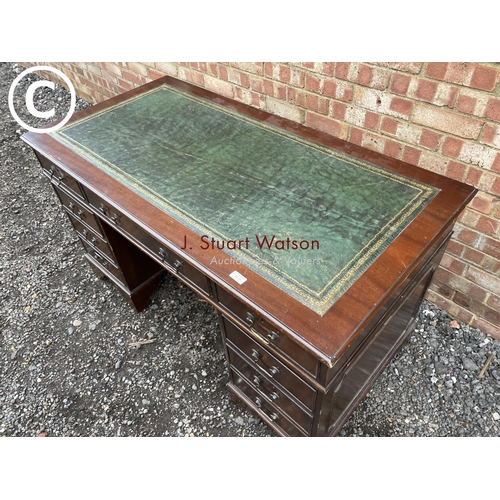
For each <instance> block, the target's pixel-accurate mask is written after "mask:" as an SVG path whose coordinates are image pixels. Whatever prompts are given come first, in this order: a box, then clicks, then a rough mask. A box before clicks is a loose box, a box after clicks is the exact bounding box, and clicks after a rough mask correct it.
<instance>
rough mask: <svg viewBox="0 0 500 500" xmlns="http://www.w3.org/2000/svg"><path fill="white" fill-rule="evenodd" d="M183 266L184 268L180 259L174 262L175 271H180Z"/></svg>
mask: <svg viewBox="0 0 500 500" xmlns="http://www.w3.org/2000/svg"><path fill="white" fill-rule="evenodd" d="M181 268H182V262H181V261H180V260H176V261H175V262H174V270H175V272H176V273H178V272H179V270H180V269H181Z"/></svg>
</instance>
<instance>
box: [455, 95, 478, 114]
mask: <svg viewBox="0 0 500 500" xmlns="http://www.w3.org/2000/svg"><path fill="white" fill-rule="evenodd" d="M476 103H477V99H476V98H475V97H470V96H468V95H460V96H458V100H457V110H458V111H461V112H462V113H469V114H473V113H474V110H475V109H476Z"/></svg>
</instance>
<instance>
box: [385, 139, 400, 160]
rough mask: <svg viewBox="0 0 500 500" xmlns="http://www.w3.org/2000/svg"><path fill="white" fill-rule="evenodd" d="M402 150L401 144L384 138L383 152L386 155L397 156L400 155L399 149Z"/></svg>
mask: <svg viewBox="0 0 500 500" xmlns="http://www.w3.org/2000/svg"><path fill="white" fill-rule="evenodd" d="M402 150H403V145H402V144H400V143H399V142H395V141H390V140H388V139H386V140H385V145H384V154H385V155H387V156H392V157H393V158H399V157H400V156H401V151H402Z"/></svg>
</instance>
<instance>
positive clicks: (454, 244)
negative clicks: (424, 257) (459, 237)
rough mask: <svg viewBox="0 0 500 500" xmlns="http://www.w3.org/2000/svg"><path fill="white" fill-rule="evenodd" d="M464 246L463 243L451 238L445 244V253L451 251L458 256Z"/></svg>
mask: <svg viewBox="0 0 500 500" xmlns="http://www.w3.org/2000/svg"><path fill="white" fill-rule="evenodd" d="M465 248H466V247H465V245H463V244H462V243H459V242H458V241H455V240H454V239H451V240H450V241H449V242H448V245H446V253H451V254H453V255H455V256H456V257H460V256H461V255H462V252H463V251H464V249H465Z"/></svg>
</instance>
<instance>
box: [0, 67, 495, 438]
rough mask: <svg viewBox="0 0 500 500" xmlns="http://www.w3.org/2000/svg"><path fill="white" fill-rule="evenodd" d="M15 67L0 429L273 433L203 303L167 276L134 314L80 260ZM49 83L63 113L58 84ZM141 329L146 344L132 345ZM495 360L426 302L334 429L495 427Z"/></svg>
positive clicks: (473, 431)
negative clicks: (30, 142) (33, 145)
mask: <svg viewBox="0 0 500 500" xmlns="http://www.w3.org/2000/svg"><path fill="white" fill-rule="evenodd" d="M22 70H23V68H21V67H20V66H18V65H15V64H11V63H0V165H1V173H2V181H3V182H2V183H1V184H0V200H1V201H0V219H1V220H0V329H1V344H0V436H39V435H42V436H272V435H273V433H272V432H271V431H270V430H269V429H268V428H267V426H265V425H264V424H263V423H262V422H260V421H259V420H258V419H256V418H254V417H253V416H252V415H251V414H249V413H248V412H247V411H246V410H243V409H240V408H239V407H238V406H236V405H235V404H234V403H233V402H232V401H231V400H230V399H229V397H228V394H227V391H226V388H225V384H226V382H227V367H226V362H225V358H224V354H223V351H222V345H221V341H220V335H219V329H218V324H217V317H216V314H215V312H214V311H213V309H212V308H211V306H209V305H208V304H206V303H205V302H202V301H200V300H199V299H198V297H197V296H196V295H195V294H194V293H193V292H191V291H190V290H189V289H188V288H186V287H184V286H182V284H180V283H179V282H178V281H177V280H176V279H175V278H173V277H170V278H169V277H166V278H165V279H164V280H163V282H162V284H161V286H160V287H159V289H158V290H157V292H156V293H155V294H154V295H153V297H152V298H151V302H150V306H149V308H148V309H147V310H146V311H143V312H142V313H140V314H136V313H134V312H133V311H132V309H130V308H129V306H128V305H127V304H126V303H125V302H124V300H123V299H122V297H121V295H120V294H119V292H118V291H117V290H116V289H115V288H114V287H113V286H112V285H111V284H110V283H109V282H107V281H105V280H99V279H97V278H96V277H95V276H94V274H93V273H92V271H91V270H90V268H89V267H88V266H87V264H86V263H85V262H84V259H83V249H82V248H81V246H80V243H79V242H78V241H77V237H76V236H75V234H74V233H73V231H72V229H71V225H70V222H69V221H68V219H67V218H66V216H65V215H64V214H63V213H62V212H61V209H60V206H59V202H58V200H57V198H56V195H55V194H54V192H53V191H52V189H51V187H50V185H49V182H48V181H47V179H46V178H44V177H43V176H42V173H41V170H40V168H39V166H38V164H37V161H36V159H35V156H34V154H33V153H32V151H31V149H30V148H29V147H28V146H26V145H25V144H24V143H23V142H22V141H21V140H20V136H21V135H22V133H23V130H22V129H21V127H20V126H19V125H18V124H17V123H16V122H15V121H14V119H13V118H12V116H11V114H10V111H9V109H8V106H7V94H8V91H9V87H10V84H11V82H12V81H13V80H14V78H15V77H16V76H17V75H18V74H19V73H20V72H21V71H22ZM32 78H36V77H32ZM27 85H28V82H27V79H23V80H22V82H21V84H20V89H26V88H27ZM45 92H46V93H45V94H44V93H43V91H42V90H40V91H37V93H36V98H37V99H38V101H37V102H38V103H39V104H38V105H37V106H38V107H39V108H40V107H41V106H43V102H44V100H45V99H46V98H49V97H50V96H51V95H52V91H50V90H46V91H45ZM55 92H56V93H57V96H58V99H59V101H58V102H59V104H58V107H57V108H58V113H63V114H64V113H65V110H67V109H68V106H69V104H68V103H69V94H68V92H66V91H65V90H64V89H62V88H60V87H57V88H56V91H55ZM17 95H18V94H17V93H16V96H17ZM19 95H24V94H22V93H19ZM15 100H16V99H15ZM21 101H22V99H21ZM48 102H50V101H48ZM87 105H88V104H87V103H85V102H83V101H78V103H77V109H81V108H83V107H85V106H87ZM50 107H52V105H50ZM19 115H20V116H21V117H23V119H26V121H28V115H27V112H26V111H25V110H24V106H23V105H22V102H21V103H20V105H19ZM30 123H31V124H34V121H33V120H31V122H30ZM141 339H151V340H154V342H153V343H151V344H148V345H143V346H142V347H140V348H137V347H130V346H129V344H130V343H131V342H134V341H138V340H141ZM490 354H493V361H492V362H491V364H490V366H489V368H488V369H487V371H486V373H485V376H484V378H478V375H479V373H480V371H481V368H482V367H483V366H484V364H485V362H486V360H487V358H488V356H489V355H490ZM499 359H500V342H498V341H496V340H494V339H492V338H491V337H489V336H487V335H486V334H484V333H483V332H481V331H480V330H477V329H473V328H470V327H468V326H466V325H463V324H460V323H456V322H454V321H453V320H452V318H450V317H449V316H448V314H446V313H445V312H444V311H442V310H440V309H439V308H437V307H435V306H434V305H432V304H429V303H427V302H424V304H423V306H422V308H421V311H420V314H419V322H418V325H417V327H416V329H415V332H414V333H413V334H412V336H411V337H410V339H409V341H408V342H407V343H406V344H405V346H403V348H402V350H401V351H400V352H399V354H398V355H397V356H396V358H395V359H394V360H393V361H392V362H391V364H390V365H389V366H388V367H387V369H386V370H385V371H384V373H383V374H382V375H381V377H380V378H379V380H378V381H377V382H376V383H375V385H374V386H373V388H372V390H371V391H370V393H369V395H368V397H366V398H365V399H364V400H363V401H362V403H361V404H360V405H359V407H358V409H357V410H356V412H355V413H354V414H353V415H352V417H351V419H350V420H349V421H348V422H347V423H346V425H345V426H344V428H343V430H342V431H341V435H342V436H498V435H499V433H500V432H499V429H500V367H499V364H498V360H499Z"/></svg>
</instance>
